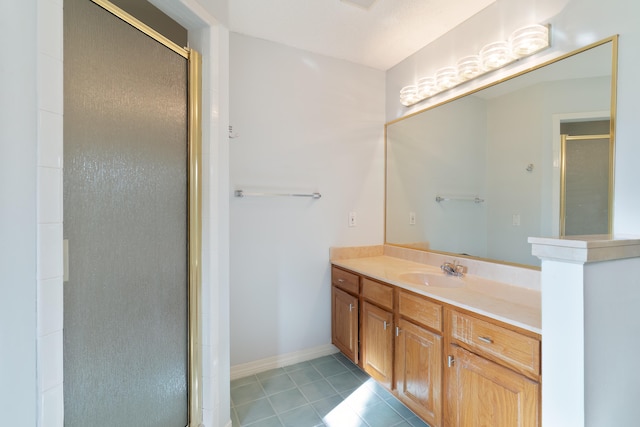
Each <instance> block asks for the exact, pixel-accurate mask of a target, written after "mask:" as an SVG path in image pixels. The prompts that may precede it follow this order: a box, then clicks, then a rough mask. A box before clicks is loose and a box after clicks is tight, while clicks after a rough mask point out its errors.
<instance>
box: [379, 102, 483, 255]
mask: <svg viewBox="0 0 640 427" xmlns="http://www.w3.org/2000/svg"><path fill="white" fill-rule="evenodd" d="M486 110H487V109H486V102H485V100H483V99H480V98H476V97H466V98H463V99H460V100H458V101H457V102H455V103H449V104H445V105H442V106H440V107H439V108H435V109H433V110H430V111H429V112H428V113H426V114H423V115H419V116H415V117H412V118H411V119H408V120H404V121H402V122H399V123H395V124H393V125H392V126H388V127H387V141H388V144H387V158H388V159H389V162H388V164H387V201H386V203H387V206H388V207H389V208H388V209H387V213H386V222H387V224H392V226H391V227H387V236H386V239H387V241H388V242H389V243H398V244H407V243H418V242H420V243H422V245H421V247H422V248H432V249H435V250H440V251H446V252H453V253H466V254H470V255H475V256H480V257H486V256H487V251H486V246H487V233H486V221H487V218H486V214H487V209H486V203H473V202H469V201H455V200H451V201H445V202H440V203H437V202H436V201H435V198H436V195H440V196H459V197H474V196H478V197H480V198H485V197H486V187H485V175H486V167H485V164H486V162H485V161H484V159H485V156H486V152H487V146H486V144H487V138H486V134H487V113H486ZM461 117H464V120H462V121H461V120H459V119H460V118H461ZM409 212H415V214H416V224H415V225H410V224H409Z"/></svg>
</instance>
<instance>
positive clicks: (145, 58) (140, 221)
mask: <svg viewBox="0 0 640 427" xmlns="http://www.w3.org/2000/svg"><path fill="white" fill-rule="evenodd" d="M64 22H65V27H64V31H65V32H64V37H65V42H64V90H65V92H64V102H65V106H64V110H65V111H64V234H65V236H64V238H65V239H68V241H69V245H68V247H69V280H68V282H66V283H65V285H64V287H65V289H64V399H65V401H64V406H65V425H66V426H71V427H75V426H83V427H85V426H93V427H101V426H104V427H113V426H118V427H126V426H136V427H141V426H149V427H184V426H186V425H187V424H188V396H187V390H188V352H187V350H188V327H189V325H188V317H187V314H188V299H187V297H188V288H187V286H188V269H189V266H188V195H187V194H188V193H187V190H188V178H187V173H188V152H187V149H188V132H187V131H188V127H187V125H188V108H187V105H188V104H187V102H188V99H187V96H188V92H187V88H188V86H187V83H188V82H187V77H188V64H187V60H186V59H185V58H184V57H182V56H180V55H178V54H176V53H175V52H173V51H172V50H170V49H168V48H167V47H165V46H164V45H162V44H160V43H158V42H157V41H155V40H153V39H152V38H150V37H148V36H147V35H145V34H143V33H141V32H140V31H138V30H137V29H136V28H134V27H132V26H131V25H129V24H127V23H125V22H124V21H122V20H120V19H119V18H117V17H115V16H114V15H112V14H111V13H109V12H107V11H106V10H104V9H102V8H101V7H99V6H97V5H95V4H93V3H91V2H90V1H88V0H65V2H64Z"/></svg>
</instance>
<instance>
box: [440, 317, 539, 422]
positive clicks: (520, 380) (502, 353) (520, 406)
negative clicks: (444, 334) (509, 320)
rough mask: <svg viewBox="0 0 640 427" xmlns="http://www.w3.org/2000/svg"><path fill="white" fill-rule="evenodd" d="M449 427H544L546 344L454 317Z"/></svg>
mask: <svg viewBox="0 0 640 427" xmlns="http://www.w3.org/2000/svg"><path fill="white" fill-rule="evenodd" d="M447 318H448V322H447V324H448V329H449V334H448V335H449V337H450V344H449V345H448V348H447V368H446V378H447V395H446V402H447V404H446V409H447V410H446V412H447V413H446V423H445V426H447V427H474V426H505V427H539V426H540V340H539V339H537V338H536V337H532V336H527V335H525V334H522V333H519V332H517V331H514V330H512V329H510V328H505V327H503V326H500V325H497V324H495V323H492V322H488V321H485V320H482V319H479V318H476V317H474V316H469V315H466V314H462V313H458V312H456V311H449V312H448V315H447Z"/></svg>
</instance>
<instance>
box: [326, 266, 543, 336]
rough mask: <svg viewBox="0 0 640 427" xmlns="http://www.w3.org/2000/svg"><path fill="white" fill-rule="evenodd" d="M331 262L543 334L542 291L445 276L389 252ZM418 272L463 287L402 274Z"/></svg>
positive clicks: (477, 277) (437, 270) (471, 277)
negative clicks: (408, 278)
mask: <svg viewBox="0 0 640 427" xmlns="http://www.w3.org/2000/svg"><path fill="white" fill-rule="evenodd" d="M331 263H332V264H333V265H335V266H338V267H342V268H345V269H347V270H351V271H353V272H356V273H358V274H361V275H363V276H367V277H370V278H372V279H376V280H379V281H381V282H385V283H389V284H392V285H395V286H397V287H399V288H402V289H406V290H409V291H412V292H415V293H417V294H421V295H424V296H427V297H429V298H432V299H434V300H437V301H440V302H443V303H446V304H450V305H452V306H456V307H459V308H462V309H465V310H468V311H470V312H473V313H477V314H480V315H483V316H487V317H489V318H492V319H495V320H498V321H501V322H504V323H507V324H509V325H513V326H516V327H519V328H522V329H524V330H527V331H531V332H534V333H536V334H539V335H542V326H541V324H542V322H541V296H540V292H539V291H536V290H532V289H526V288H522V287H518V286H512V285H509V284H505V283H501V282H495V281H492V280H488V279H484V278H482V277H479V276H474V275H470V274H468V275H465V276H464V277H463V278H456V277H450V276H445V274H444V273H443V272H442V271H441V270H440V269H439V268H438V267H435V266H433V265H426V264H421V263H417V262H413V261H408V260H405V259H401V258H395V257H391V256H388V255H379V256H366V257H361V258H348V259H332V260H331ZM416 271H419V272H425V273H430V274H437V275H442V276H445V278H446V279H448V280H455V281H462V282H464V286H462V287H454V288H447V287H434V286H428V285H418V284H413V283H410V282H407V281H405V280H403V279H402V278H401V274H402V273H407V272H416Z"/></svg>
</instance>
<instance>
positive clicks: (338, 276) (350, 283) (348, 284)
mask: <svg viewBox="0 0 640 427" xmlns="http://www.w3.org/2000/svg"><path fill="white" fill-rule="evenodd" d="M358 279H359V276H358V275H357V274H354V273H349V272H348V271H344V270H341V269H339V268H336V267H331V283H333V284H334V285H336V286H337V287H339V288H342V289H344V290H345V291H347V292H351V293H352V294H356V295H357V294H358V292H359V286H358Z"/></svg>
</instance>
